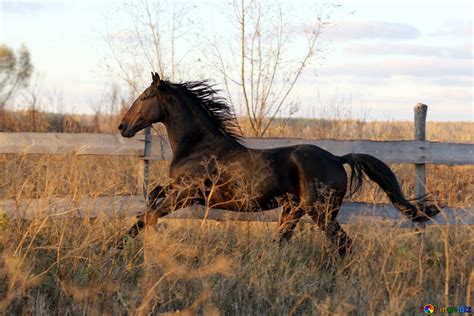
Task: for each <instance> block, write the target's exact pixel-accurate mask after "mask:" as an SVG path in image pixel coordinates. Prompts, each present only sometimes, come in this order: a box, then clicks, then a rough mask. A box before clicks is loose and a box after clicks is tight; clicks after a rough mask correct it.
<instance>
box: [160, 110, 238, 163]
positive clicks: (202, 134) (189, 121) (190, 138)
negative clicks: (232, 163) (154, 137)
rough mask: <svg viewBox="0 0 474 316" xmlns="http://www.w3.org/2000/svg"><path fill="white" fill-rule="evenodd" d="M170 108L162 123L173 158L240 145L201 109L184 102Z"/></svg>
mask: <svg viewBox="0 0 474 316" xmlns="http://www.w3.org/2000/svg"><path fill="white" fill-rule="evenodd" d="M170 108H171V109H170V110H169V111H168V119H167V120H166V122H164V124H165V127H166V131H167V133H168V138H169V140H170V146H171V150H172V151H173V156H174V157H175V158H176V157H181V156H186V155H189V154H191V153H193V152H196V151H199V152H200V153H202V154H203V155H204V154H205V153H206V151H209V150H210V151H212V150H215V149H223V148H230V147H235V146H241V145H240V144H238V143H236V142H235V141H232V140H231V139H230V138H229V137H228V136H226V135H224V134H222V133H221V132H219V131H218V130H217V129H216V128H215V126H214V125H213V124H212V122H211V119H210V118H209V117H207V114H205V113H204V111H202V110H201V109H199V108H196V109H194V110H191V109H190V108H189V107H188V106H186V104H184V103H181V104H179V105H178V104H176V105H172V106H170Z"/></svg>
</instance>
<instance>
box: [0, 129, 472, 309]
mask: <svg viewBox="0 0 474 316" xmlns="http://www.w3.org/2000/svg"><path fill="white" fill-rule="evenodd" d="M298 124H301V125H298ZM299 126H300V127H299ZM244 131H245V128H244ZM473 131H474V124H473V123H430V124H428V128H427V134H428V135H427V136H428V137H427V138H428V139H429V140H436V141H457V142H470V143H472V142H474V132H473ZM268 136H279V137H304V138H336V139H358V138H364V139H383V140H387V139H412V138H413V130H412V126H411V124H410V123H409V122H391V123H387V122H370V123H360V122H357V121H318V122H313V121H307V122H304V121H291V122H288V121H287V122H278V124H277V125H276V126H275V127H274V128H273V129H272V130H271V131H270V134H269V135H268ZM391 167H392V168H393V169H394V171H395V172H396V174H397V176H399V179H400V181H401V183H402V187H403V189H404V191H405V192H406V193H407V195H410V193H412V192H413V187H414V166H412V165H398V164H397V165H391ZM473 171H474V168H473V167H470V166H457V167H447V166H428V167H427V187H428V190H429V191H430V192H431V193H432V194H433V196H434V197H435V198H436V199H437V200H439V201H441V202H442V203H444V204H447V205H449V206H457V207H470V206H472V204H473V199H474V197H473V188H474V172H473ZM0 172H1V181H0V198H2V199H4V198H12V199H16V200H28V199H31V198H38V197H49V196H68V197H72V198H80V197H82V196H98V195H109V194H140V193H141V189H142V188H141V178H140V164H139V163H138V160H137V159H135V158H133V157H67V156H66V157H64V156H46V155H1V156H0ZM166 174H167V164H166V163H164V162H154V163H153V164H152V176H151V180H152V182H153V183H163V182H166V181H167V177H166ZM355 199H356V200H359V201H366V202H384V201H386V198H385V196H384V195H383V194H382V192H381V191H380V190H379V189H378V188H377V187H375V186H374V185H366V186H365V187H364V189H363V191H362V192H361V193H359V194H358V195H357V196H356V197H355ZM132 222H133V219H131V218H97V219H94V220H90V219H65V218H59V217H50V218H46V219H36V220H32V221H28V222H27V221H22V220H17V219H15V218H7V217H6V216H2V217H0V311H1V312H2V313H5V314H40V315H51V314H60V315H64V314H74V315H75V314H127V313H129V314H150V313H153V314H156V313H162V312H163V313H169V314H172V313H175V312H178V311H179V312H181V313H183V314H195V313H198V314H206V315H219V314H244V315H257V314H259V315H279V314H313V315H334V314H338V315H345V314H353V315H367V314H369V315H380V314H385V315H422V313H421V312H420V310H419V308H420V306H422V305H424V304H427V303H430V304H433V305H434V306H437V307H438V306H445V307H448V306H459V305H460V304H463V305H468V306H472V305H474V304H473V301H474V299H473V293H474V292H473V291H474V227H469V226H462V227H461V226H459V227H453V226H439V227H430V228H428V229H427V233H426V237H425V244H424V247H423V249H421V248H420V243H419V240H418V236H417V235H416V234H415V231H413V230H409V229H400V228H396V227H395V228H384V227H381V226H377V225H375V224H373V225H371V224H368V223H357V224H354V225H346V226H345V227H344V228H345V230H346V231H347V232H348V234H349V235H350V236H351V237H352V238H353V240H354V245H355V246H354V254H353V255H352V256H351V257H347V258H344V259H340V258H338V257H335V256H334V255H333V254H332V253H331V251H330V249H329V248H328V244H327V243H326V241H325V238H324V235H323V234H322V233H321V232H320V231H318V230H317V229H314V227H313V226H311V225H308V224H305V225H299V226H298V228H297V233H296V234H295V237H294V239H293V240H292V241H290V242H289V243H288V244H286V245H284V246H282V247H278V246H277V245H275V244H274V243H272V238H273V233H274V232H275V229H276V223H229V222H227V223H214V222H200V221H167V222H166V228H165V227H162V226H160V227H158V228H157V229H156V230H155V229H148V230H147V231H146V233H145V234H141V235H140V236H139V237H137V238H136V239H135V240H133V241H130V242H129V243H128V244H127V245H126V247H125V249H124V250H122V251H120V252H115V251H112V243H113V242H114V241H115V240H116V239H117V238H118V236H119V235H120V234H122V233H123V232H125V231H126V229H127V228H128V227H129V225H130V224H131V223H132Z"/></svg>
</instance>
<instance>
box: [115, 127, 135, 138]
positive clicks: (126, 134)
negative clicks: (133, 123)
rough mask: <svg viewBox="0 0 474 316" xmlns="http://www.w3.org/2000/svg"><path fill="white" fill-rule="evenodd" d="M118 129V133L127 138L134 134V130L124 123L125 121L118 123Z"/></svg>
mask: <svg viewBox="0 0 474 316" xmlns="http://www.w3.org/2000/svg"><path fill="white" fill-rule="evenodd" d="M118 129H119V131H120V134H121V135H122V136H123V137H127V138H130V137H133V136H135V134H136V132H135V131H134V130H133V129H131V128H130V127H129V126H128V124H125V123H120V125H119V126H118Z"/></svg>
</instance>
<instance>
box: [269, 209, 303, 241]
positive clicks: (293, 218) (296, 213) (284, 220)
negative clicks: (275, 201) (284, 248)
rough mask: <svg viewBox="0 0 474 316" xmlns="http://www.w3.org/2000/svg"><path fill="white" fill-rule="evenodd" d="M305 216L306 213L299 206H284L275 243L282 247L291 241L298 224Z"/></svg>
mask: <svg viewBox="0 0 474 316" xmlns="http://www.w3.org/2000/svg"><path fill="white" fill-rule="evenodd" d="M303 215H304V211H303V209H302V208H301V207H299V206H294V205H293V206H291V205H290V206H288V205H285V206H283V210H282V212H281V215H280V220H279V223H278V230H277V236H276V237H275V238H274V241H278V242H279V244H280V245H281V244H283V243H284V242H286V241H288V240H290V239H291V237H292V236H293V233H294V230H295V227H296V224H297V223H298V221H299V220H300V218H301V217H302V216H303Z"/></svg>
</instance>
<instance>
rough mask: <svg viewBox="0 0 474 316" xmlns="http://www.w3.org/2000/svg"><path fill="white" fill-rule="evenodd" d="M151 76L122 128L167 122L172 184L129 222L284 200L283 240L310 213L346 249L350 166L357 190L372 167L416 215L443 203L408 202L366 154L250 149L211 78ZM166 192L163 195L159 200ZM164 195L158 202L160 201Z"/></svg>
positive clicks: (374, 176)
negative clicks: (194, 208)
mask: <svg viewBox="0 0 474 316" xmlns="http://www.w3.org/2000/svg"><path fill="white" fill-rule="evenodd" d="M152 78H153V82H152V83H151V85H150V86H149V87H148V88H147V89H146V90H145V91H144V92H143V93H142V94H141V95H140V96H139V97H138V99H137V100H135V102H134V103H133V104H132V106H131V107H130V109H129V110H128V112H127V113H126V114H125V116H124V117H123V119H122V122H121V124H120V126H119V127H118V128H119V130H120V131H121V134H122V136H124V137H133V136H134V135H135V134H136V133H137V132H138V131H140V130H142V129H144V128H145V127H148V126H150V125H151V124H153V123H157V122H161V123H163V124H164V125H165V127H166V130H167V132H168V137H169V140H170V144H171V148H172V151H173V160H172V161H171V168H170V177H171V179H172V180H173V181H174V182H173V183H172V185H171V186H168V187H166V188H161V187H159V188H157V189H155V190H154V191H153V192H152V200H154V202H153V203H152V205H151V207H150V208H149V210H148V211H147V212H146V214H145V215H144V216H142V217H141V218H139V219H138V221H137V223H136V224H135V225H134V226H133V227H132V228H131V229H130V231H129V233H128V235H127V236H129V237H134V236H135V235H136V234H138V232H139V231H140V230H141V229H142V228H143V227H144V226H145V224H151V225H154V224H156V222H157V219H158V218H159V217H161V216H164V215H167V214H168V213H169V212H170V211H172V210H173V209H175V208H176V207H181V206H185V205H188V204H191V203H200V204H203V205H204V204H205V205H206V206H212V207H215V208H220V209H227V210H232V211H262V210H268V209H271V208H275V207H278V206H281V207H282V208H283V209H282V214H281V217H280V221H279V228H278V239H279V240H280V241H284V240H288V239H289V238H291V235H292V232H293V229H294V228H295V225H296V223H297V222H298V220H299V219H300V218H301V217H302V216H303V215H304V214H309V215H310V216H311V218H312V219H313V220H314V222H315V223H316V224H317V225H318V226H319V228H320V229H321V230H322V231H324V232H325V234H326V236H327V238H328V240H329V241H330V243H331V244H332V246H333V247H334V249H337V250H338V251H339V253H340V254H341V255H344V254H345V253H346V251H347V250H348V249H350V246H351V240H350V238H349V237H348V236H347V235H346V233H345V232H344V230H343V229H342V228H341V226H340V225H339V223H338V222H337V221H336V215H337V213H338V211H339V208H340V206H341V203H342V201H343V198H344V196H345V194H346V190H347V186H348V183H347V182H348V181H347V175H346V172H345V170H344V167H343V165H344V164H348V165H349V166H350V168H351V170H352V173H351V178H350V185H351V190H350V191H351V192H350V193H351V194H352V193H354V192H355V191H357V190H358V189H359V188H360V186H361V184H362V181H363V174H366V175H367V176H368V177H369V178H370V179H371V180H372V181H375V182H376V183H377V184H378V185H379V186H380V187H381V188H382V189H383V190H384V191H385V193H386V194H387V195H388V197H389V199H390V201H391V202H392V203H393V204H394V205H395V206H396V207H397V208H398V209H399V210H400V211H401V212H402V213H403V214H404V215H406V216H407V217H408V218H409V219H411V220H412V221H426V220H428V219H429V218H430V217H432V216H434V215H436V214H437V213H438V209H437V208H435V207H433V206H429V205H423V201H420V203H419V205H414V204H412V203H410V202H409V201H408V200H407V199H406V198H405V197H404V195H403V193H402V191H401V189H400V186H399V184H398V181H397V179H396V177H395V175H394V174H393V172H392V171H391V170H390V168H389V167H388V166H387V165H385V164H384V163H383V162H382V161H380V160H378V159H376V158H374V157H372V156H369V155H365V154H348V155H345V156H342V157H337V156H334V155H333V154H331V153H329V152H327V151H326V150H324V149H321V148H319V147H316V146H312V145H296V146H290V147H281V148H274V149H265V150H260V149H250V148H247V147H245V146H243V145H241V144H240V142H239V135H238V133H237V123H236V120H235V117H234V115H233V114H232V111H231V110H230V107H229V106H228V104H227V103H226V101H225V100H224V99H223V98H220V97H219V96H217V94H216V91H215V90H214V89H213V88H212V87H211V86H210V85H208V84H207V83H206V82H205V81H204V82H202V81H200V82H185V83H171V82H169V81H165V80H161V79H160V77H159V76H158V74H156V73H155V74H153V73H152ZM158 198H160V199H158ZM157 201H159V202H157Z"/></svg>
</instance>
